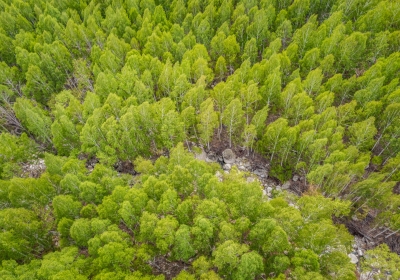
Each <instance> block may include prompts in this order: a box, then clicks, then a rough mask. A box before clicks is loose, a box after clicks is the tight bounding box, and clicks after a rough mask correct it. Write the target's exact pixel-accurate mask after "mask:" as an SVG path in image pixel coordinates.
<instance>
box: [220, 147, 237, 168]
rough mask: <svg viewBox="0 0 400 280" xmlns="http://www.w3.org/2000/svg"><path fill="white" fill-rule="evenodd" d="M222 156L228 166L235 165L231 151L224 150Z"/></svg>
mask: <svg viewBox="0 0 400 280" xmlns="http://www.w3.org/2000/svg"><path fill="white" fill-rule="evenodd" d="M222 156H223V158H224V162H225V163H230V164H232V163H235V159H236V156H235V154H234V153H233V152H232V150H231V149H226V150H225V151H223V152H222Z"/></svg>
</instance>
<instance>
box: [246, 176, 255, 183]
mask: <svg viewBox="0 0 400 280" xmlns="http://www.w3.org/2000/svg"><path fill="white" fill-rule="evenodd" d="M255 179H256V178H254V177H247V182H249V183H251V182H254V180H255Z"/></svg>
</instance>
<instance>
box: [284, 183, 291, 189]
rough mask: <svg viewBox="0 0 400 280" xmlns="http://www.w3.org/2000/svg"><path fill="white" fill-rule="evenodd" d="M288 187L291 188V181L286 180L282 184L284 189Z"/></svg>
mask: <svg viewBox="0 0 400 280" xmlns="http://www.w3.org/2000/svg"><path fill="white" fill-rule="evenodd" d="M288 188H290V182H286V183H284V184H283V185H282V189H283V190H287V189H288Z"/></svg>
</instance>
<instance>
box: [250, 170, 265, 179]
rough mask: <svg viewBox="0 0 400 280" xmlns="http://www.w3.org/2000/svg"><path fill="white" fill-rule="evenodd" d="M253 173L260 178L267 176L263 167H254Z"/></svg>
mask: <svg viewBox="0 0 400 280" xmlns="http://www.w3.org/2000/svg"><path fill="white" fill-rule="evenodd" d="M253 173H254V174H255V175H257V176H259V177H261V178H264V177H268V172H267V170H265V169H256V170H254V171H253Z"/></svg>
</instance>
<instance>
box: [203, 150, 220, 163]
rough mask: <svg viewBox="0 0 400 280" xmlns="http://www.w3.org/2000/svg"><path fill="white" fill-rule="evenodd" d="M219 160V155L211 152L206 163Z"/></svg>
mask: <svg viewBox="0 0 400 280" xmlns="http://www.w3.org/2000/svg"><path fill="white" fill-rule="evenodd" d="M217 159H218V157H217V155H216V154H215V153H214V152H210V153H209V154H208V155H207V158H206V162H216V161H217Z"/></svg>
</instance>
